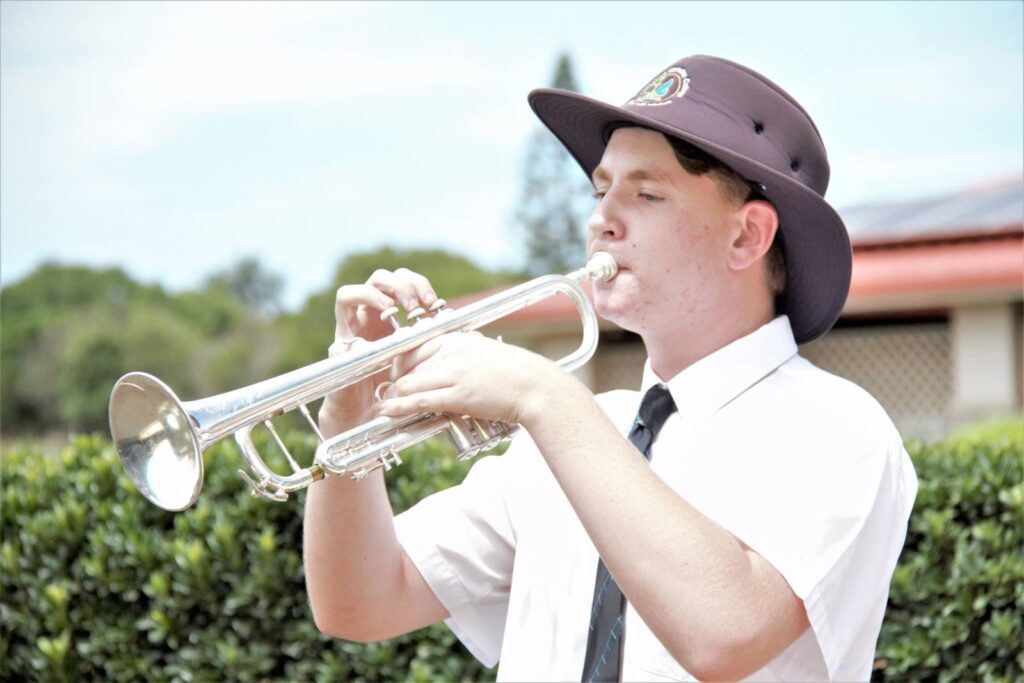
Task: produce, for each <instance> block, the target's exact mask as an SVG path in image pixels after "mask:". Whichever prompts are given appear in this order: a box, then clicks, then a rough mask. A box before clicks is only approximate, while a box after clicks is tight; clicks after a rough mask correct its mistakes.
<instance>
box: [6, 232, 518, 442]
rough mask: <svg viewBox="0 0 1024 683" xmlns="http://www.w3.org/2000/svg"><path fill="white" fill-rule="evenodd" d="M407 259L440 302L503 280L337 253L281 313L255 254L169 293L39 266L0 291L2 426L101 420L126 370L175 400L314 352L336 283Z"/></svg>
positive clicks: (382, 254)
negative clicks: (330, 270)
mask: <svg viewBox="0 0 1024 683" xmlns="http://www.w3.org/2000/svg"><path fill="white" fill-rule="evenodd" d="M400 266H405V267H408V268H412V269H414V270H418V271H419V272H422V273H424V274H425V275H427V276H428V277H429V278H430V279H431V280H432V282H433V283H434V286H435V287H436V289H437V291H438V295H439V296H442V297H445V298H448V299H449V300H450V299H452V298H454V297H457V296H459V295H461V294H466V293H470V292H476V291H481V290H484V289H489V288H491V287H495V286H497V285H499V284H504V283H507V282H510V281H511V280H512V279H513V278H512V276H510V275H508V274H502V273H492V272H489V271H486V270H483V269H481V268H478V267H477V266H475V265H474V264H473V263H471V262H470V261H468V260H466V259H465V258H462V257H459V256H454V255H451V254H448V253H446V252H443V251H437V250H420V251H395V250H392V249H381V250H377V251H373V252H368V253H362V254H354V255H352V256H350V257H348V258H347V259H346V260H344V261H343V262H342V263H341V264H340V266H339V268H338V273H337V276H336V278H335V282H334V283H332V284H331V285H330V286H328V287H327V288H326V289H325V290H324V291H323V292H320V293H317V294H314V295H312V296H311V297H310V298H309V300H308V301H307V303H306V305H305V306H304V307H303V309H302V310H301V311H299V312H298V313H289V314H282V313H281V312H280V308H279V295H280V287H281V281H280V278H279V277H278V276H276V275H274V274H273V273H269V272H267V271H266V270H265V269H264V268H263V267H262V266H261V265H260V264H259V263H258V262H257V261H254V260H252V259H246V260H242V261H240V262H239V263H237V264H235V265H233V266H230V267H229V268H227V269H226V270H224V271H223V272H221V273H215V274H213V275H211V276H210V277H209V278H208V279H207V280H206V282H205V283H204V285H203V287H202V288H201V289H199V290H197V291H191V292H183V293H177V294H170V293H168V292H166V291H165V290H164V289H163V288H161V287H157V286H150V285H142V284H139V283H137V282H135V281H133V280H132V279H131V278H130V277H129V276H128V275H126V274H125V273H124V272H123V271H121V270H118V269H108V270H91V269H88V268H80V267H71V266H57V265H46V266H41V267H40V268H39V269H37V270H36V271H35V272H33V273H32V274H31V275H29V276H27V277H26V278H24V279H22V280H20V281H19V282H16V283H14V284H12V285H10V286H8V287H4V288H3V290H2V291H0V424H2V425H3V430H4V434H5V437H6V438H10V435H11V434H28V433H41V432H48V431H53V430H78V431H101V432H105V431H106V429H107V400H108V398H109V396H110V390H111V388H112V387H113V385H114V382H115V381H117V378H118V377H120V376H121V375H123V374H124V373H126V372H129V371H144V372H149V373H152V374H154V375H156V376H157V377H160V378H161V379H163V380H164V381H165V382H167V384H168V385H170V386H171V387H173V388H174V390H175V391H176V392H177V393H178V394H179V395H180V396H181V397H182V398H185V399H190V398H196V397H200V396H209V395H211V394H214V393H218V392H221V391H226V390H228V389H234V388H237V387H240V386H244V385H246V384H250V383H252V382H255V381H258V380H261V379H265V378H267V377H270V376H271V375H276V374H279V373H281V372H283V371H285V370H291V369H294V368H296V367H299V366H300V365H306V364H308V363H311V362H313V361H315V360H319V359H321V358H323V357H324V356H325V355H326V353H327V347H328V346H329V345H330V343H331V340H332V337H333V334H334V293H335V291H336V289H337V287H338V286H340V285H341V284H342V283H357V282H364V281H365V280H366V279H367V278H368V277H369V276H370V274H371V273H372V272H373V270H375V269H377V268H387V269H391V270H394V269H396V268H398V267H400Z"/></svg>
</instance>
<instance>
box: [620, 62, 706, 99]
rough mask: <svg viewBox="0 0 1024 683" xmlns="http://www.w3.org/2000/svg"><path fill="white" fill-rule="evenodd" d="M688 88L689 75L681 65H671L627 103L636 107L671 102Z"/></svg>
mask: <svg viewBox="0 0 1024 683" xmlns="http://www.w3.org/2000/svg"><path fill="white" fill-rule="evenodd" d="M689 89H690V76H689V74H687V73H686V69H684V68H683V67H681V66H673V67H671V68H669V69H666V70H665V71H662V72H661V73H660V74H658V75H657V76H655V77H654V80H652V81H651V82H650V83H648V84H647V85H645V86H644V87H643V89H642V90H641V91H640V92H638V93H637V94H636V95H635V96H634V97H633V99H631V100H630V101H628V102H626V104H627V105H630V104H631V105H634V106H637V107H658V106H661V105H663V104H671V103H672V100H675V99H678V98H680V97H682V96H683V95H685V94H686V91H687V90H689Z"/></svg>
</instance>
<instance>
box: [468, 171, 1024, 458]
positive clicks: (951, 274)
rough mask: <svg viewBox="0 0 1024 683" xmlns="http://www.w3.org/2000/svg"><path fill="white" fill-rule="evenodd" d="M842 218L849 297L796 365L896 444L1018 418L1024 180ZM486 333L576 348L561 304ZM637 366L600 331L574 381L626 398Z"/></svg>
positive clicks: (629, 348) (635, 358)
mask: <svg viewBox="0 0 1024 683" xmlns="http://www.w3.org/2000/svg"><path fill="white" fill-rule="evenodd" d="M841 213H842V215H843V218H844V221H845V222H846V225H847V228H848V229H849V231H850V235H851V240H852V242H853V278H852V283H851V288H850V296H849V299H848V301H847V303H846V307H845V308H844V310H843V313H842V316H841V318H840V320H839V322H838V323H837V324H836V327H835V328H834V329H833V330H832V331H831V332H829V333H828V334H827V335H825V336H824V337H822V338H821V339H819V340H817V341H814V342H812V343H810V344H806V345H804V346H803V347H801V353H802V354H803V355H804V356H805V357H807V358H808V359H809V360H811V361H812V362H814V363H815V364H817V365H819V366H820V367H823V368H825V369H826V370H829V371H830V372H833V373H835V374H837V375H840V376H842V377H846V378H848V379H850V380H852V381H854V382H856V383H857V384H859V385H861V386H863V387H864V388H865V389H867V390H868V391H870V392H871V393H872V394H873V395H874V396H875V397H876V398H877V399H878V400H879V401H880V402H881V403H882V405H883V406H884V407H885V408H886V410H888V412H889V414H890V415H891V416H892V418H893V420H894V422H895V423H896V425H897V427H899V428H900V431H901V433H902V434H904V435H905V436H916V437H920V438H929V439H930V438H935V437H938V436H940V435H941V434H942V433H944V432H945V431H947V430H948V429H949V428H951V427H953V426H955V425H958V424H962V423H966V422H970V421H975V420H979V419H983V418H985V417H989V416H993V415H1000V414H1020V413H1021V406H1022V398H1024V397H1022V394H1024V387H1022V371H1024V352H1022V339H1021V337H1022V328H1024V304H1022V302H1024V177H1021V176H1018V177H1014V178H1011V179H1007V180H1004V181H1001V182H997V183H992V184H989V185H985V186H980V187H973V188H970V189H967V190H964V191H962V192H958V193H955V194H950V195H947V196H941V197H936V198H932V199H924V200H918V201H907V202H898V203H886V204H871V205H864V206H860V207H856V208H853V209H850V210H848V211H844V212H841ZM473 298H477V297H473ZM465 301H466V300H463V302H465ZM488 329H489V331H490V333H492V334H501V335H502V336H503V338H504V339H506V340H509V341H514V342H516V343H519V344H523V345H525V346H529V347H531V348H534V349H536V350H538V351H539V352H541V353H544V354H545V355H547V356H548V357H551V358H556V357H560V356H563V355H565V354H566V353H568V352H570V351H571V350H573V349H574V348H576V346H577V345H578V343H579V322H578V316H577V314H576V311H575V308H574V307H573V305H572V303H571V302H570V301H569V300H568V299H567V298H566V297H555V298H552V299H549V300H547V301H544V302H542V303H540V304H537V305H534V306H532V307H530V308H527V309H523V310H521V311H519V312H517V313H516V314H513V315H511V316H509V317H508V318H505V319H503V320H502V321H499V322H498V323H495V324H494V325H492V326H491V327H490V328H488ZM643 362H644V353H643V347H642V345H641V344H640V342H639V340H638V339H637V338H636V337H635V335H632V334H629V333H626V332H623V331H622V330H619V329H618V328H616V327H614V326H612V325H609V324H606V323H603V327H602V333H601V344H600V346H599V349H598V352H597V353H596V354H595V356H594V358H593V359H592V360H591V361H590V363H588V365H587V366H586V367H584V368H582V369H581V370H579V371H577V372H578V373H579V376H580V377H581V379H583V381H585V382H586V383H587V384H588V385H589V386H590V387H591V388H592V389H594V390H595V391H605V390H608V389H613V388H622V387H626V388H632V387H634V386H635V385H636V384H637V382H638V381H639V377H640V368H641V367H642V365H643Z"/></svg>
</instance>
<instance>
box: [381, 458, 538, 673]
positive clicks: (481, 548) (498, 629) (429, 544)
mask: <svg viewBox="0 0 1024 683" xmlns="http://www.w3.org/2000/svg"><path fill="white" fill-rule="evenodd" d="M516 441H522V439H521V438H519V439H516ZM515 450H516V444H515V443H513V446H512V447H511V448H510V449H509V451H508V452H507V453H506V454H505V455H502V456H487V457H484V458H481V459H480V460H478V461H477V462H476V463H475V464H474V465H473V468H472V469H471V470H470V472H469V474H468V475H467V476H466V479H465V480H464V481H463V483H462V484H459V485H457V486H453V487H451V488H448V489H445V490H444V491H440V492H438V493H435V494H433V495H431V496H429V497H427V498H425V499H423V500H422V501H420V502H419V503H418V504H417V505H415V506H414V507H412V508H411V509H409V510H407V511H406V512H404V513H402V514H400V515H398V516H397V517H395V528H396V531H397V534H398V539H399V542H400V543H401V544H402V546H403V547H404V549H405V552H406V553H407V554H408V556H409V558H410V559H411V560H412V562H413V564H414V565H415V566H416V568H417V569H418V570H419V572H420V574H422V576H423V578H424V580H425V581H426V582H427V585H429V586H430V588H431V590H432V591H433V592H434V595H436V596H437V599H438V600H439V601H440V602H441V604H442V605H444V607H445V608H446V609H447V610H448V613H449V615H450V616H449V618H448V619H447V620H446V621H445V623H446V624H448V626H449V628H451V629H452V632H454V633H455V635H456V636H457V637H458V638H459V640H461V641H462V643H463V644H464V645H465V646H466V648H467V649H468V650H469V651H470V652H471V653H472V654H473V656H474V657H476V658H477V659H478V660H479V661H480V662H482V663H483V664H484V665H485V666H494V665H495V664H496V663H497V662H498V658H499V656H500V654H501V643H502V639H503V636H504V630H505V618H506V615H507V612H508V600H509V588H510V585H511V578H512V565H513V559H514V554H515V534H514V531H513V528H512V524H511V520H510V517H509V514H508V505H507V500H506V494H507V489H508V486H509V484H510V481H509V477H510V476H514V475H513V470H514V469H515V467H514V463H513V460H514V458H515V452H514V451H515Z"/></svg>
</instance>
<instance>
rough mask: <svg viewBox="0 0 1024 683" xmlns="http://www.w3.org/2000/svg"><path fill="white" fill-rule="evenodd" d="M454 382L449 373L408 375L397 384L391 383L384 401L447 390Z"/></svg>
mask: <svg viewBox="0 0 1024 683" xmlns="http://www.w3.org/2000/svg"><path fill="white" fill-rule="evenodd" d="M452 384H453V382H452V381H451V379H450V377H449V376H448V374H447V373H441V372H431V371H426V372H414V373H412V374H411V375H406V376H405V377H402V378H400V379H398V380H397V381H395V382H390V385H391V386H389V387H388V388H387V391H386V392H385V393H384V394H383V397H382V399H383V400H388V399H392V398H404V397H407V396H412V395H413V394H419V393H422V392H426V391H433V390H435V389H445V388H447V387H450V386H452Z"/></svg>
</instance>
